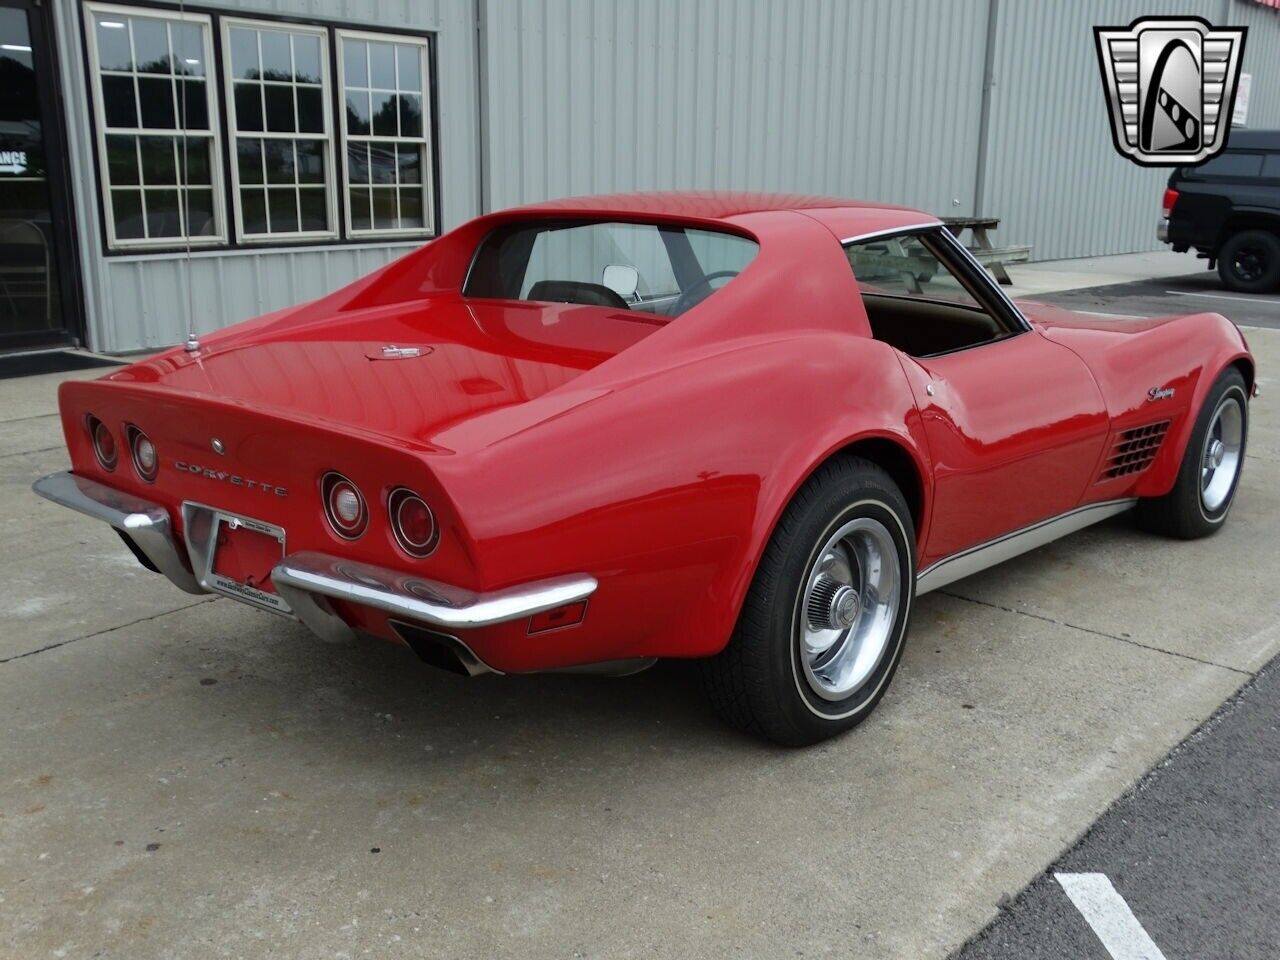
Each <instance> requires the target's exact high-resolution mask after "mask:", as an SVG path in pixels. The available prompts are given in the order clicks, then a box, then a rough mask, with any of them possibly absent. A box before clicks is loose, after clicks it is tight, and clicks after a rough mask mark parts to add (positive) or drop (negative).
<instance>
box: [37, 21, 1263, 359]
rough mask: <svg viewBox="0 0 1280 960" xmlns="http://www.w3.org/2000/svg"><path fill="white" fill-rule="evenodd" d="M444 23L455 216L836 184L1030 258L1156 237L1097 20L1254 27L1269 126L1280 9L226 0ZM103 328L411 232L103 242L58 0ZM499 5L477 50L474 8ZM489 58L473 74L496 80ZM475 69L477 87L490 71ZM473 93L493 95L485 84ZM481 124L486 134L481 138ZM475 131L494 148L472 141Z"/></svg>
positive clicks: (181, 327) (274, 292)
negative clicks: (945, 221) (1111, 114)
mask: <svg viewBox="0 0 1280 960" xmlns="http://www.w3.org/2000/svg"><path fill="white" fill-rule="evenodd" d="M209 5H212V6H215V7H217V8H220V9H224V10H227V11H229V12H236V11H239V12H254V11H259V12H266V13H278V14H287V15H291V16H298V17H309V18H314V19H316V20H323V21H338V22H346V23H352V24H358V25H366V26H368V27H370V28H372V29H376V28H377V27H378V25H379V24H383V25H395V26H397V27H408V28H414V29H420V30H430V31H436V32H437V33H438V36H439V43H438V46H437V53H438V63H437V65H436V71H437V76H438V79H439V117H438V124H439V130H440V145H439V150H440V158H441V164H442V171H441V182H440V185H439V190H440V194H441V200H442V206H443V218H442V221H443V222H442V224H441V227H442V229H448V228H449V227H452V226H454V225H456V224H457V223H459V222H460V221H462V220H464V219H466V218H468V217H470V216H472V215H474V214H475V213H477V212H479V210H480V206H481V197H482V195H483V197H484V203H483V206H484V208H485V209H499V208H502V207H505V206H510V205H513V204H517V203H522V202H528V201H533V200H539V199H544V198H548V197H556V196H566V195H571V194H580V193H596V192H605V191H612V190H644V189H680V188H686V189H707V188H723V189H762V190H780V191H784V192H808V193H831V194H837V195H844V196H852V197H864V198H872V199H880V200H885V201H890V202H898V203H905V204H908V205H911V206H916V207H921V208H924V209H927V210H931V211H933V212H935V213H939V214H942V215H946V214H961V215H963V214H969V213H972V212H975V204H976V203H977V200H978V194H979V184H978V183H977V180H978V166H979V159H978V158H979V154H980V152H981V151H980V144H979V137H980V128H981V104H982V81H983V69H984V57H985V51H986V39H987V29H988V16H989V11H990V10H991V9H992V7H993V5H994V7H995V9H996V11H997V16H996V30H995V32H994V47H993V61H992V67H993V75H994V79H995V86H994V88H993V89H992V92H991V100H990V113H989V134H988V137H987V142H986V148H987V152H986V166H985V175H984V176H983V182H982V184H981V192H982V196H983V211H982V212H984V213H990V214H992V215H996V216H1000V217H1001V218H1002V220H1003V222H1002V224H1001V227H1000V230H999V233H998V234H997V242H1003V243H1031V244H1033V245H1034V254H1033V255H1034V257H1035V259H1050V258H1057V257H1073V256H1089V255H1096V254H1107V253H1125V252H1130V251H1135V250H1152V249H1158V248H1159V244H1158V243H1157V241H1156V239H1155V220H1156V217H1157V215H1158V205H1159V198H1160V194H1161V188H1162V185H1163V183H1164V181H1165V179H1166V177H1167V173H1166V172H1165V171H1162V170H1144V169H1141V168H1139V167H1137V166H1135V165H1133V164H1131V163H1129V162H1127V161H1124V160H1122V159H1121V158H1119V157H1117V156H1116V154H1115V152H1114V149H1113V147H1112V145H1111V134H1110V130H1109V126H1108V124H1109V120H1108V118H1107V115H1106V110H1105V103H1104V99H1103V92H1102V87H1101V83H1100V81H1099V74H1098V67H1097V62H1096V56H1095V53H1094V46H1093V36H1092V28H1093V27H1094V26H1095V25H1099V24H1128V23H1129V22H1130V21H1131V20H1133V19H1135V18H1136V17H1139V16H1145V15H1151V14H1182V15H1185V14H1198V15H1201V16H1204V17H1205V18H1206V19H1208V20H1210V21H1211V22H1214V23H1224V22H1225V23H1231V24H1245V25H1248V26H1249V27H1250V28H1251V32H1250V36H1249V40H1248V44H1247V47H1246V51H1245V62H1244V70H1246V71H1248V72H1250V73H1252V74H1253V78H1254V79H1253V91H1252V100H1251V104H1250V112H1249V125H1250V126H1251V127H1280V16H1278V15H1277V13H1276V11H1274V10H1271V9H1268V8H1265V7H1262V6H1259V5H1257V4H1254V3H1251V2H1247V0H1073V2H1070V3H1067V2H1054V3H1048V2H1042V0H995V2H994V4H993V3H992V0H894V2H889V0H883V2H852V0H222V2H218V0H213V2H212V3H211V4H209ZM54 9H55V16H56V17H57V19H58V23H57V27H58V31H57V32H58V42H59V44H60V58H61V61H62V70H63V76H64V96H65V98H66V104H67V111H68V118H69V130H68V136H69V143H70V150H71V158H72V165H73V173H74V176H75V179H76V185H77V198H76V207H77V217H78V220H79V232H80V237H81V248H82V250H81V253H82V259H83V263H84V268H83V274H84V280H85V285H86V300H87V304H88V310H89V328H90V343H91V345H92V346H94V347H95V348H97V349H101V350H109V351H125V350H131V349H137V348H142V347H151V346H160V345H164V344H168V343H173V342H175V341H177V340H180V339H181V338H182V336H183V335H185V332H186V330H187V329H188V322H189V321H188V318H187V317H186V314H185V310H184V307H183V304H184V303H185V302H186V295H185V294H186V286H185V283H184V278H185V276H186V275H187V272H188V271H189V272H190V277H191V291H192V294H193V298H194V301H195V304H196V307H195V316H194V318H193V320H194V325H195V328H196V329H197V330H207V329H211V328H213V327H216V326H221V325H225V324H227V323H231V322H234V321H237V320H241V319H244V318H246V317H249V316H253V315H255V314H257V313H260V312H263V311H265V310H270V309H275V308H277V307H282V306H285V305H287V304H289V303H293V302H296V301H298V300H304V299H308V298H312V297H317V296H320V295H322V294H324V293H326V292H327V291H329V290H331V289H333V288H335V287H337V286H339V285H341V284H343V283H345V282H347V281H349V280H351V279H354V278H355V277H357V276H359V275H360V274H361V273H364V272H367V271H368V270H371V269H373V268H375V267H377V266H379V265H381V264H382V263H384V262H386V261H387V260H389V259H391V258H392V257H394V256H395V255H397V254H399V253H400V252H402V251H403V250H404V249H405V248H404V246H385V247H384V246H376V247H361V248H359V249H344V248H324V247H316V248H312V249H309V250H291V251H271V250H261V251H252V252H249V253H243V252H239V251H237V252H230V253H224V254H221V255H219V254H208V255H197V256H195V257H193V258H192V260H191V264H190V266H189V267H188V266H186V265H185V263H184V262H183V260H182V259H181V258H177V259H175V258H173V257H171V256H159V257H156V256H145V257H144V256H130V257H105V256H104V255H103V251H102V241H101V227H100V224H99V213H98V207H97V192H98V191H97V179H96V175H95V173H94V166H93V152H92V144H91V141H90V134H89V130H90V127H89V123H88V116H89V107H88V100H87V89H86V85H85V80H84V70H83V64H82V54H81V50H82V47H81V38H80V34H81V18H80V8H79V4H78V3H77V2H74V0H66V2H64V3H58V4H55V5H54ZM477 9H478V10H479V11H480V12H481V17H482V20H483V22H484V25H485V29H484V31H483V33H482V34H481V36H482V38H483V39H482V42H483V56H484V67H485V70H484V72H483V76H482V74H481V72H480V71H479V70H478V69H477V67H478V64H477V62H476V48H477V34H476V32H475V26H476V25H475V20H474V17H475V13H476V10H477ZM482 81H483V83H482ZM482 88H483V89H482ZM482 101H483V107H484V111H483V112H484V117H483V119H481V117H480V113H481V107H482ZM481 136H482V137H483V138H484V140H483V143H482V142H481V139H480V138H481ZM482 147H483V152H482V149H481V148H482Z"/></svg>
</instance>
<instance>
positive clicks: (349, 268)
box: [55, 0, 480, 352]
mask: <svg viewBox="0 0 1280 960" xmlns="http://www.w3.org/2000/svg"><path fill="white" fill-rule="evenodd" d="M192 5H193V6H199V7H201V8H202V9H209V8H214V9H218V10H221V11H225V12H227V13H265V14H280V15H288V16H294V17H303V18H312V19H315V20H316V21H320V22H338V23H344V24H355V25H363V26H365V27H367V28H369V29H375V30H376V29H377V28H378V26H379V25H385V26H389V27H394V28H396V29H407V30H422V31H436V32H438V36H439V42H438V43H437V56H438V61H439V62H438V63H437V64H436V75H437V78H438V82H439V117H438V121H437V122H438V127H439V131H440V163H441V178H440V179H441V183H440V185H439V191H440V200H441V207H442V221H443V222H442V224H441V227H442V229H448V228H450V227H452V226H455V225H457V224H458V223H460V222H462V221H464V220H466V219H468V218H469V217H472V216H474V215H475V214H476V213H477V212H479V168H480V163H479V153H478V150H477V144H476V141H477V128H478V126H477V125H478V121H477V89H478V83H477V79H476V76H477V75H476V58H475V53H476V42H475V12H474V4H473V0H236V2H224V3H201V4H194V3H193V4H192ZM55 16H56V18H57V24H56V28H57V36H58V45H59V60H60V65H61V70H62V76H63V96H64V97H65V103H66V110H67V126H68V131H67V133H68V143H69V148H70V152H71V164H72V176H73V180H74V183H75V192H76V217H77V229H78V232H79V237H80V254H81V260H82V264H83V266H82V274H83V276H84V283H85V300H86V307H87V311H88V328H89V329H88V334H89V343H90V346H92V347H93V348H94V349H96V350H102V351H106V352H125V351H130V350H138V349H144V348H148V347H160V346H166V345H169V344H172V343H176V342H178V341H180V340H182V339H183V338H184V337H185V336H186V333H187V331H188V330H189V329H193V328H194V329H195V330H197V331H207V330H213V329H216V328H218V327H222V326H226V325H228V324H231V323H235V322H237V321H240V320H244V319H247V318H249V317H253V316H256V315H257V314H260V313H264V312H266V311H269V310H274V309H278V308H280V307H285V306H288V305H289V304H292V303H297V302H300V301H303V300H309V299H313V298H315V297H319V296H322V295H324V294H325V293H327V292H329V291H331V290H334V289H336V288H338V287H340V286H342V285H343V284H345V283H349V282H350V281H352V280H355V279H356V278H358V277H360V276H361V275H362V274H365V273H368V272H369V271H370V270H373V269H375V268H376V267H379V266H381V265H383V264H384V263H387V262H389V261H390V260H392V259H394V258H395V257H396V256H399V255H400V254H402V253H404V251H405V250H406V249H409V247H407V246H406V245H405V244H403V243H397V244H387V245H382V244H377V245H361V246H351V247H338V248H334V247H322V246H318V247H311V248H294V249H289V250H280V249H275V250H273V249H269V248H267V249H262V250H251V251H243V250H237V251H222V252H221V253H217V252H215V253H201V254H196V255H194V256H193V257H192V258H191V261H190V264H189V265H188V263H187V262H186V259H185V257H183V256H182V255H177V256H173V255H159V256H156V255H151V256H127V257H108V256H105V255H104V246H103V240H102V226H101V217H100V214H99V209H98V201H97V197H98V192H99V191H98V179H97V174H96V172H95V168H94V162H93V142H92V136H91V133H90V130H91V128H90V124H89V116H90V113H91V108H90V100H89V91H88V87H87V84H86V82H85V75H84V65H83V54H82V50H83V47H82V40H81V33H82V23H83V20H82V15H81V8H80V5H79V3H77V2H74V0H66V2H63V3H58V4H56V5H55ZM219 93H221V91H219ZM188 276H189V277H190V288H191V297H190V300H192V301H194V305H195V310H194V316H192V317H188V316H187V312H188V311H187V303H188V301H189V298H188V295H187V286H186V278H187V277H188Z"/></svg>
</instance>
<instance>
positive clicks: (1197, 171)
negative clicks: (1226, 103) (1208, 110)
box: [1157, 130, 1280, 293]
mask: <svg viewBox="0 0 1280 960" xmlns="http://www.w3.org/2000/svg"><path fill="white" fill-rule="evenodd" d="M1157 236H1158V237H1159V238H1160V239H1161V240H1163V241H1164V242H1165V243H1168V244H1170V245H1172V247H1173V249H1174V250H1177V251H1178V252H1183V251H1186V250H1190V249H1194V250H1195V251H1196V253H1197V254H1198V255H1199V256H1201V257H1207V258H1208V259H1209V267H1210V269H1212V268H1213V266H1214V264H1215V263H1216V264H1217V267H1218V275H1219V276H1220V277H1222V283H1223V285H1224V286H1225V287H1227V289H1229V290H1240V291H1243V292H1245V293H1266V292H1268V291H1270V290H1275V289H1278V288H1280V130H1233V131H1231V134H1230V140H1229V141H1228V142H1227V149H1226V150H1224V151H1223V152H1222V153H1220V154H1218V156H1216V157H1214V158H1213V159H1212V160H1208V161H1206V162H1205V163H1202V164H1199V165H1198V166H1194V167H1178V168H1177V169H1175V170H1174V171H1173V173H1172V175H1171V176H1170V177H1169V187H1168V189H1167V190H1165V192H1164V217H1163V219H1162V220H1161V221H1160V226H1159V228H1158V229H1157Z"/></svg>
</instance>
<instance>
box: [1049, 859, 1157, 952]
mask: <svg viewBox="0 0 1280 960" xmlns="http://www.w3.org/2000/svg"><path fill="white" fill-rule="evenodd" d="M1053 876H1054V879H1055V880H1057V881H1058V884H1059V885H1060V886H1061V887H1062V889H1063V890H1064V891H1066V894H1067V896H1068V897H1070V898H1071V902H1072V903H1074V904H1075V905H1076V909H1077V910H1079V911H1080V912H1081V913H1082V914H1083V915H1084V918H1085V920H1087V921H1088V922H1089V926H1091V927H1092V928H1093V932H1094V933H1096V934H1097V935H1098V939H1099V940H1101V941H1102V945H1103V946H1104V947H1106V949H1107V953H1109V954H1111V956H1112V958H1113V960H1165V956H1164V954H1163V953H1161V952H1160V948H1159V947H1157V946H1156V945H1155V943H1154V942H1153V941H1152V939H1151V938H1150V937H1149V936H1147V931H1145V930H1143V929H1142V924H1140V923H1139V922H1138V918H1137V917H1135V916H1134V915H1133V911H1132V910H1130V909H1129V904H1127V903H1125V902H1124V897H1122V896H1120V894H1119V893H1117V892H1116V888H1115V887H1113V886H1112V885H1111V881H1110V880H1109V879H1108V878H1107V875H1106V874H1105V873H1055V874H1054V875H1053Z"/></svg>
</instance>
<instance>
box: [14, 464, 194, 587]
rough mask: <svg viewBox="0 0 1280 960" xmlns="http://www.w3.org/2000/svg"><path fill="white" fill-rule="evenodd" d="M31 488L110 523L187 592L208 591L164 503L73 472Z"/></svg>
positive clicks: (50, 478) (56, 475)
mask: <svg viewBox="0 0 1280 960" xmlns="http://www.w3.org/2000/svg"><path fill="white" fill-rule="evenodd" d="M31 489H33V490H34V491H35V492H36V493H38V494H39V495H40V496H42V497H44V498H45V499H46V500H52V501H53V502H54V503H57V504H61V505H62V506H64V507H67V508H68V509H71V510H75V511H77V512H78V513H83V514H84V515H85V516H89V517H93V518H94V519H95V520H102V521H103V522H104V523H108V524H110V525H111V526H113V527H115V528H116V529H117V530H119V531H120V532H121V533H123V534H124V535H125V536H126V537H128V538H129V539H130V540H131V541H132V542H133V545H134V546H136V547H137V548H138V550H140V551H141V552H142V554H143V555H144V556H145V557H146V558H147V559H148V560H150V561H151V564H152V566H154V567H155V568H156V569H157V570H159V571H160V572H161V573H163V574H164V575H165V576H166V577H168V578H169V579H170V580H172V581H173V583H174V584H175V585H176V586H179V587H181V588H182V589H183V590H185V591H187V593H204V592H205V591H204V589H203V588H202V587H201V586H200V584H198V583H197V582H196V578H195V577H193V576H192V575H191V569H190V567H188V565H187V562H186V560H185V559H184V552H183V551H182V548H181V547H180V546H179V544H178V542H177V540H175V539H174V536H173V526H172V524H171V523H170V522H169V511H168V510H166V509H165V508H164V507H161V506H158V505H156V504H154V503H148V502H147V501H146V500H143V499H141V498H139V497H135V496H133V495H132V494H128V493H124V492H122V491H120V490H116V489H115V488H114V487H108V486H107V485H106V484H103V483H98V482H97V481H96V480H90V479H88V478H87V477H78V476H76V475H75V474H74V473H51V474H49V476H47V477H41V478H40V479H39V480H37V481H36V482H35V483H34V484H32V487H31Z"/></svg>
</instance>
